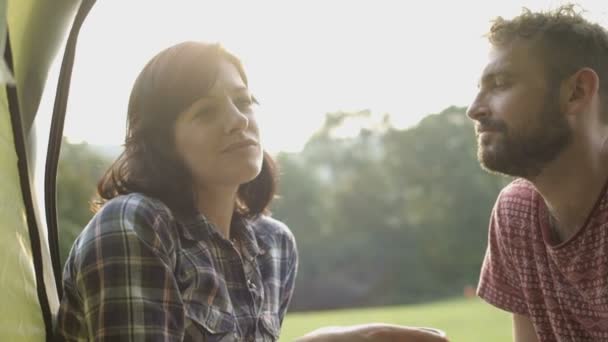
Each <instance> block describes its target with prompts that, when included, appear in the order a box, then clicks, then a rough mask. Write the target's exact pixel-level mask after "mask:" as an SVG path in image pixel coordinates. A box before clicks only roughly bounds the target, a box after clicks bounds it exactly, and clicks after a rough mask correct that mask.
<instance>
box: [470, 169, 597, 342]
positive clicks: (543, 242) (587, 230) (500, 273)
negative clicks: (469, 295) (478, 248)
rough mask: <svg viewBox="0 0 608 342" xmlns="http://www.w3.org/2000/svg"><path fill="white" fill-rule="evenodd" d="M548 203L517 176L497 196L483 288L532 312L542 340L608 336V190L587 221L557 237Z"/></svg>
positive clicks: (489, 297) (502, 304)
mask: <svg viewBox="0 0 608 342" xmlns="http://www.w3.org/2000/svg"><path fill="white" fill-rule="evenodd" d="M551 236H552V235H551V230H550V226H549V215H548V209H547V207H546V205H545V202H544V200H543V198H542V197H541V195H540V194H539V193H538V192H537V191H536V188H535V187H534V185H532V183H530V182H528V181H525V180H522V179H519V180H516V181H514V182H512V183H511V184H510V185H508V186H507V187H506V188H505V189H503V191H502V192H501V193H500V195H499V196H498V200H497V201H496V204H495V206H494V209H493V211H492V217H491V219H490V231H489V237H488V249H487V251H486V256H485V260H484V263H483V267H482V269H481V277H480V282H479V286H478V288H477V294H478V295H479V296H480V297H481V298H483V299H484V300H485V301H487V302H488V303H490V304H492V305H494V306H496V307H498V308H501V309H503V310H506V311H510V312H513V313H518V314H521V315H525V316H528V317H530V319H531V320H532V323H533V324H534V328H535V329H536V335H537V336H538V338H539V340H540V341H577V342H578V341H608V195H607V194H606V191H604V192H603V193H602V194H601V198H599V199H598V201H597V203H596V205H595V207H594V209H593V211H592V212H591V214H590V217H589V220H588V223H587V225H585V226H584V227H582V228H581V230H579V231H578V232H577V233H576V234H575V235H574V236H572V237H571V238H570V239H568V240H567V241H564V242H562V243H559V244H555V243H551V241H552V239H551Z"/></svg>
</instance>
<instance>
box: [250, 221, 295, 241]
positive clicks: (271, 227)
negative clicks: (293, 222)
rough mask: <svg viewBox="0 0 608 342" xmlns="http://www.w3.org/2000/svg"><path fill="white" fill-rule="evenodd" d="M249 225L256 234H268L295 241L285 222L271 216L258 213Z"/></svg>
mask: <svg viewBox="0 0 608 342" xmlns="http://www.w3.org/2000/svg"><path fill="white" fill-rule="evenodd" d="M251 225H252V226H253V227H254V229H255V232H256V234H257V235H269V236H274V237H281V238H285V239H288V240H291V241H295V238H294V236H293V233H292V232H291V229H289V227H288V226H287V225H286V224H285V223H283V222H281V221H279V220H277V219H275V218H273V217H271V216H268V215H260V216H258V217H257V218H255V219H254V220H252V221H251Z"/></svg>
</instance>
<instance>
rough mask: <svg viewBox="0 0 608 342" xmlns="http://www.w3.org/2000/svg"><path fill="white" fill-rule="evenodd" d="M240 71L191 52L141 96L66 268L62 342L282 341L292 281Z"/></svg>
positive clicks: (270, 178) (143, 76) (152, 79)
mask: <svg viewBox="0 0 608 342" xmlns="http://www.w3.org/2000/svg"><path fill="white" fill-rule="evenodd" d="M247 84H248V83H247V77H246V75H245V72H244V70H243V67H242V65H241V63H240V62H239V60H238V59H237V58H236V57H235V56H234V55H232V54H230V53H229V52H227V51H226V50H224V49H223V48H222V47H221V46H219V45H217V44H207V43H200V42H185V43H181V44H178V45H175V46H173V47H171V48H168V49H166V50H164V51H162V52H160V53H159V54H158V55H156V56H155V57H154V58H153V59H152V60H151V61H150V62H149V63H148V64H147V65H146V66H145V67H144V69H143V70H142V71H141V73H140V74H139V76H138V78H137V80H136V82H135V85H134V86H133V89H132V92H131V97H130V100H129V108H128V113H127V114H128V124H127V137H126V141H125V150H124V152H123V153H122V154H121V156H120V157H119V158H118V159H117V160H116V161H115V162H114V164H113V165H112V166H111V167H110V169H109V170H108V171H107V172H106V174H105V175H104V177H103V178H102V179H101V180H100V182H99V184H98V193H99V196H100V197H101V199H102V201H104V203H101V204H102V206H101V208H100V209H99V210H98V211H97V213H96V215H95V216H94V217H93V219H92V220H91V221H90V222H89V224H88V225H87V226H86V228H85V229H84V230H83V232H82V233H81V234H80V236H79V237H78V238H77V239H76V241H75V242H74V245H73V247H72V250H71V252H70V255H69V257H68V259H67V262H66V265H65V269H64V275H63V287H64V296H63V298H62V301H61V306H60V310H59V314H58V318H57V335H58V337H59V339H60V340H67V341H76V340H78V341H82V340H95V341H275V340H277V339H278V336H279V330H280V326H281V322H282V320H283V317H284V316H285V312H286V310H287V306H288V304H289V301H290V299H291V296H292V292H293V286H294V279H295V275H296V270H297V264H298V262H297V251H296V245H295V241H294V238H293V235H292V234H291V232H290V231H289V229H288V228H287V227H286V226H285V225H284V224H283V223H281V222H279V221H277V220H274V219H272V218H270V217H268V216H267V215H266V214H267V208H268V206H269V204H270V201H271V200H272V198H273V196H274V191H275V166H274V163H273V161H272V159H271V157H270V156H269V155H268V154H267V153H266V152H264V150H263V147H262V142H261V140H260V136H259V130H258V125H257V122H256V117H255V115H254V109H255V105H256V103H257V102H256V100H255V98H254V97H253V96H252V95H251V93H250V91H249V89H248V86H247Z"/></svg>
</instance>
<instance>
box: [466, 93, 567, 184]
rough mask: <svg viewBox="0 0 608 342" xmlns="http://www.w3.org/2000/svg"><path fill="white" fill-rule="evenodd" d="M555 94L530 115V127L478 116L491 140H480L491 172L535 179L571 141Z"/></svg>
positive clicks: (482, 159) (482, 155) (481, 158)
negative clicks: (538, 111) (541, 108)
mask: <svg viewBox="0 0 608 342" xmlns="http://www.w3.org/2000/svg"><path fill="white" fill-rule="evenodd" d="M552 99H555V97H553V98H552V97H549V96H547V98H546V101H545V106H543V110H542V111H541V112H540V113H538V114H537V115H536V116H532V117H530V121H529V122H528V125H527V127H523V126H522V127H508V126H507V125H506V123H505V122H504V121H502V120H493V119H491V118H484V119H481V120H479V126H480V127H481V128H482V129H487V130H490V131H492V132H494V133H492V134H493V135H495V136H493V137H491V138H492V141H490V142H486V144H487V146H484V142H483V141H482V140H478V150H477V158H478V159H479V161H480V163H481V166H482V167H483V168H484V169H485V170H487V171H490V172H496V173H500V174H505V175H509V176H514V177H522V178H526V179H532V178H535V177H536V176H538V175H539V174H540V173H541V172H542V171H543V169H544V168H545V166H546V165H547V164H548V163H550V162H551V161H553V160H555V159H556V158H557V157H558V156H559V154H560V153H561V152H562V151H563V150H564V149H565V148H566V147H567V146H568V145H569V144H570V141H571V139H572V132H571V130H570V127H569V126H568V122H567V121H566V118H565V115H563V113H562V112H561V111H560V108H559V107H558V105H557V100H555V101H551V100H552Z"/></svg>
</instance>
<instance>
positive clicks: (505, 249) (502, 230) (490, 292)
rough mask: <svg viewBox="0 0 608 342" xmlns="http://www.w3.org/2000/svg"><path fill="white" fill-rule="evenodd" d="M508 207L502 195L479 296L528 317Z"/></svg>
mask: <svg viewBox="0 0 608 342" xmlns="http://www.w3.org/2000/svg"><path fill="white" fill-rule="evenodd" d="M504 214H505V213H504V207H503V206H502V204H501V199H500V197H499V199H498V201H497V202H496V205H495V206H494V209H493V210H492V215H491V218H490V227H489V234H488V247H487V249H486V254H485V258H484V261H483V266H482V268H481V275H480V280H479V285H478V287H477V295H478V296H479V297H481V298H482V299H483V300H485V301H486V302H488V303H490V304H492V305H494V306H496V307H497V308H499V309H502V310H505V311H509V312H512V313H517V314H520V315H525V316H528V315H529V312H528V305H527V303H526V300H525V296H524V292H523V291H522V286H521V280H520V277H519V275H518V273H517V268H516V267H515V263H514V262H513V261H514V259H513V255H512V253H511V249H510V248H509V246H510V245H511V244H512V241H511V237H512V236H513V234H511V232H510V231H509V225H508V220H505V218H506V216H505V215H504Z"/></svg>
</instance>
